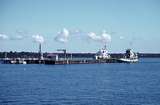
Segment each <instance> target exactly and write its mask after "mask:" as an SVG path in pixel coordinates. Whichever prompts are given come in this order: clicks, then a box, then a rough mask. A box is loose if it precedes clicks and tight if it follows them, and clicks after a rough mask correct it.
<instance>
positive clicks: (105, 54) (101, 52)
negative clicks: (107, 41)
mask: <svg viewBox="0 0 160 105" xmlns="http://www.w3.org/2000/svg"><path fill="white" fill-rule="evenodd" d="M95 58H96V60H98V59H109V58H110V55H109V54H108V51H107V49H106V46H104V48H102V49H100V50H99V51H98V52H97V53H96V56H95Z"/></svg>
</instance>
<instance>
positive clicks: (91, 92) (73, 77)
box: [0, 58, 160, 105]
mask: <svg viewBox="0 0 160 105" xmlns="http://www.w3.org/2000/svg"><path fill="white" fill-rule="evenodd" d="M0 105H160V59H158V58H157V59H141V60H140V63H135V64H118V63H115V64H79V65H78V64H77V65H7V64H1V65H0Z"/></svg>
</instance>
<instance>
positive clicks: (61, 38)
mask: <svg viewBox="0 0 160 105" xmlns="http://www.w3.org/2000/svg"><path fill="white" fill-rule="evenodd" d="M69 34H70V32H69V30H67V29H66V28H63V30H61V31H59V32H58V34H57V36H56V37H55V38H54V39H55V40H56V41H58V42H61V43H66V42H68V38H69Z"/></svg>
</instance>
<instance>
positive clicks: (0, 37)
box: [0, 34, 9, 40]
mask: <svg viewBox="0 0 160 105" xmlns="http://www.w3.org/2000/svg"><path fill="white" fill-rule="evenodd" d="M6 39H9V37H8V36H7V35H5V34H0V40H6Z"/></svg>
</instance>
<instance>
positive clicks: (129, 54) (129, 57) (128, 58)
mask: <svg viewBox="0 0 160 105" xmlns="http://www.w3.org/2000/svg"><path fill="white" fill-rule="evenodd" d="M118 62H120V63H136V62H138V54H137V53H135V52H133V51H132V50H131V49H127V50H126V53H125V54H124V57H123V58H119V59H118Z"/></svg>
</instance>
